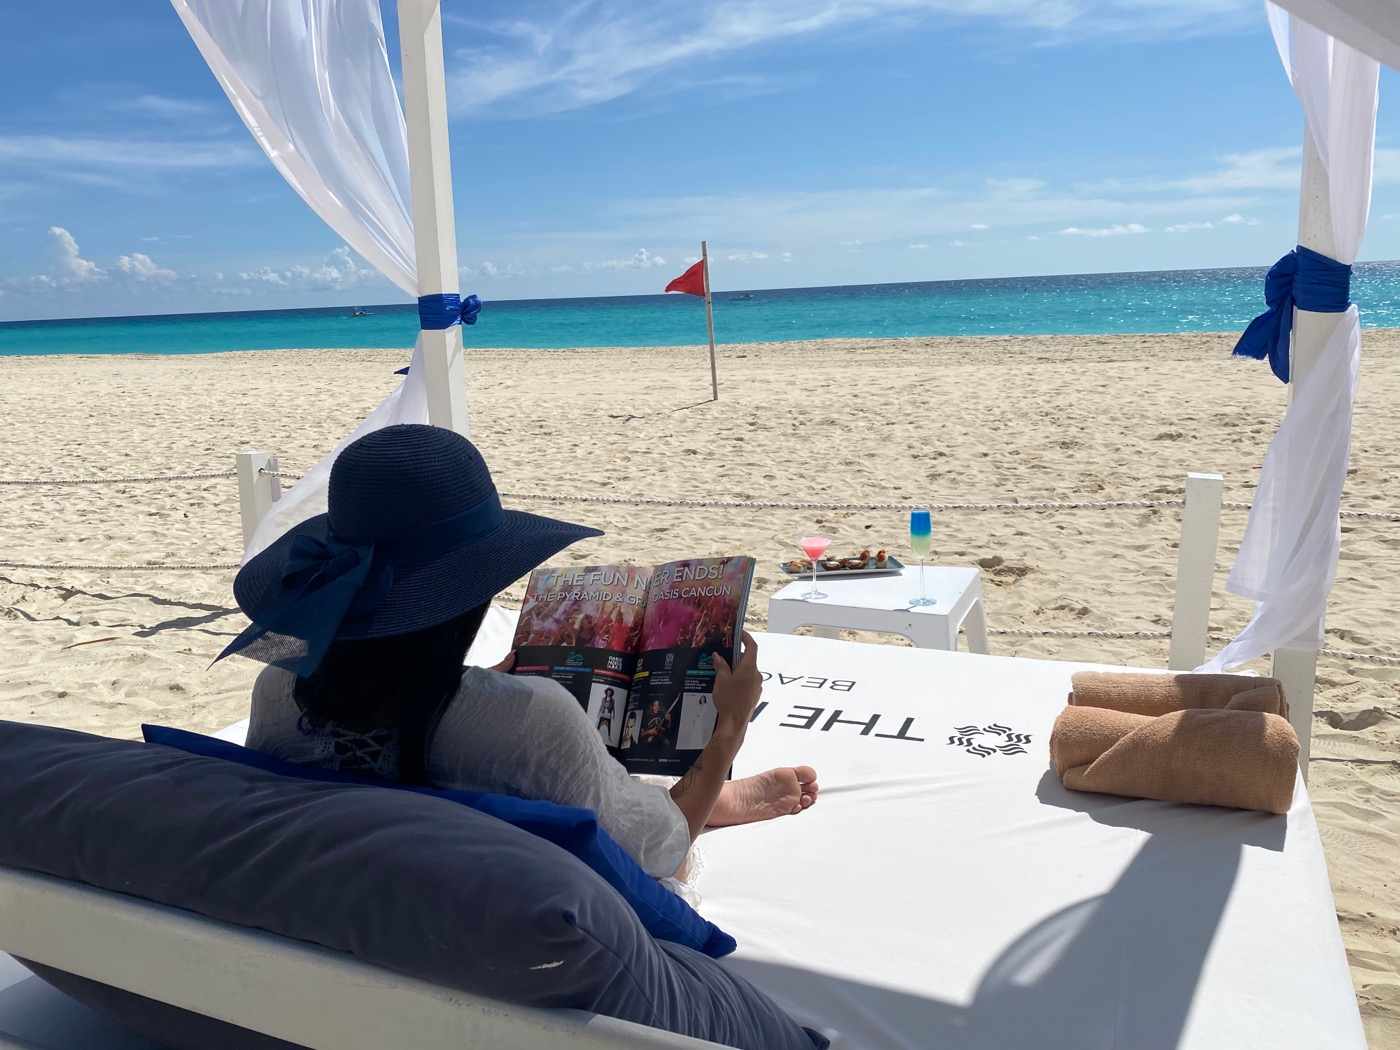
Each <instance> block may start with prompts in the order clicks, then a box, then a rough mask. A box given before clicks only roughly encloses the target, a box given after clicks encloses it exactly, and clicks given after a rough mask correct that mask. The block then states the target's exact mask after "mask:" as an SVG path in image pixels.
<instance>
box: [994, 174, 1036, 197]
mask: <svg viewBox="0 0 1400 1050" xmlns="http://www.w3.org/2000/svg"><path fill="white" fill-rule="evenodd" d="M1044 188H1045V180H1044V179H1031V178H1024V177H1021V178H1009V179H988V180H987V189H989V190H991V191H992V193H993V194H995V195H996V196H998V197H1025V196H1029V195H1030V194H1032V193H1035V192H1036V191H1037V190H1043V189H1044Z"/></svg>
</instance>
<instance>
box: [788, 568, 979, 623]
mask: <svg viewBox="0 0 1400 1050" xmlns="http://www.w3.org/2000/svg"><path fill="white" fill-rule="evenodd" d="M924 576H925V584H926V585H927V590H928V597H929V598H931V599H933V603H934V604H932V605H919V606H914V607H913V608H911V607H910V605H909V603H910V602H912V601H913V600H914V599H915V598H917V597H918V596H919V567H918V566H917V565H906V566H904V568H903V570H901V571H900V572H898V573H891V574H890V575H887V576H835V577H828V578H825V579H824V578H823V577H822V576H820V575H818V576H817V589H818V590H820V591H823V592H825V594H826V597H825V598H819V599H817V600H816V601H815V602H812V603H811V604H813V605H821V606H837V607H841V608H845V609H885V610H888V611H891V612H909V613H918V614H920V615H928V616H947V615H948V613H949V610H951V609H954V608H955V607H957V605H958V603H959V602H961V601H962V599H963V596H964V595H965V594H966V593H967V592H968V590H969V589H970V588H972V587H973V586H975V585H976V583H977V578H978V572H977V570H976V569H973V568H968V567H966V566H957V565H927V566H925V567H924ZM811 589H812V574H811V573H808V574H807V575H806V576H803V577H800V578H798V579H795V580H794V581H793V582H792V583H790V584H788V585H787V586H786V587H784V588H783V589H782V590H780V591H778V593H777V594H775V595H773V599H772V600H773V601H775V602H790V601H803V598H802V595H803V594H804V593H806V592H807V591H809V590H811Z"/></svg>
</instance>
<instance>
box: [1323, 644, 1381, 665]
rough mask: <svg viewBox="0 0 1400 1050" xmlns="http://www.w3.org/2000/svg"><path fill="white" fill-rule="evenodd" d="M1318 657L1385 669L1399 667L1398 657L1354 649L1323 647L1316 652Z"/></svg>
mask: <svg viewBox="0 0 1400 1050" xmlns="http://www.w3.org/2000/svg"><path fill="white" fill-rule="evenodd" d="M1318 655H1320V656H1331V657H1333V658H1335V659H1338V660H1361V661H1364V662H1365V663H1375V664H1381V665H1383V666H1385V667H1400V656H1387V655H1384V654H1382V653H1359V652H1357V651H1356V650H1354V649H1333V648H1331V647H1330V646H1326V645H1324V646H1323V647H1322V648H1321V649H1319V650H1318Z"/></svg>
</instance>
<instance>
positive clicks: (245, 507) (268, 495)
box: [234, 449, 282, 547]
mask: <svg viewBox="0 0 1400 1050" xmlns="http://www.w3.org/2000/svg"><path fill="white" fill-rule="evenodd" d="M234 459H235V462H236V463H237V467H238V515H239V517H240V518H241V519H242V522H243V546H244V547H247V546H248V544H249V543H251V542H252V541H253V532H254V530H256V529H257V527H258V522H260V521H262V520H263V518H264V517H265V516H266V515H267V513H268V512H269V511H270V510H272V505H273V504H274V503H276V502H277V501H278V500H279V499H281V498H282V482H281V481H279V480H278V479H277V478H275V477H273V476H272V473H271V472H275V471H276V470H277V457H276V456H274V455H272V454H271V453H269V452H259V451H257V450H256V449H245V450H244V451H242V452H239V453H238V454H237V455H236V456H235V457H234Z"/></svg>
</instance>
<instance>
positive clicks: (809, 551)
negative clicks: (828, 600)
mask: <svg viewBox="0 0 1400 1050" xmlns="http://www.w3.org/2000/svg"><path fill="white" fill-rule="evenodd" d="M797 543H798V545H799V546H800V547H801V548H802V553H804V554H805V555H807V557H808V558H810V559H811V561H812V589H811V590H810V591H808V592H806V593H805V594H800V595H798V597H799V598H805V599H806V600H808V601H811V600H813V599H815V598H825V597H826V594H825V593H824V592H822V591H819V590H817V559H819V558H820V557H821V556H822V555H823V554H825V553H826V549H827V548H828V547H830V546H831V537H830V536H803V537H802V538H801V539H800V540H798V541H797Z"/></svg>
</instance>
